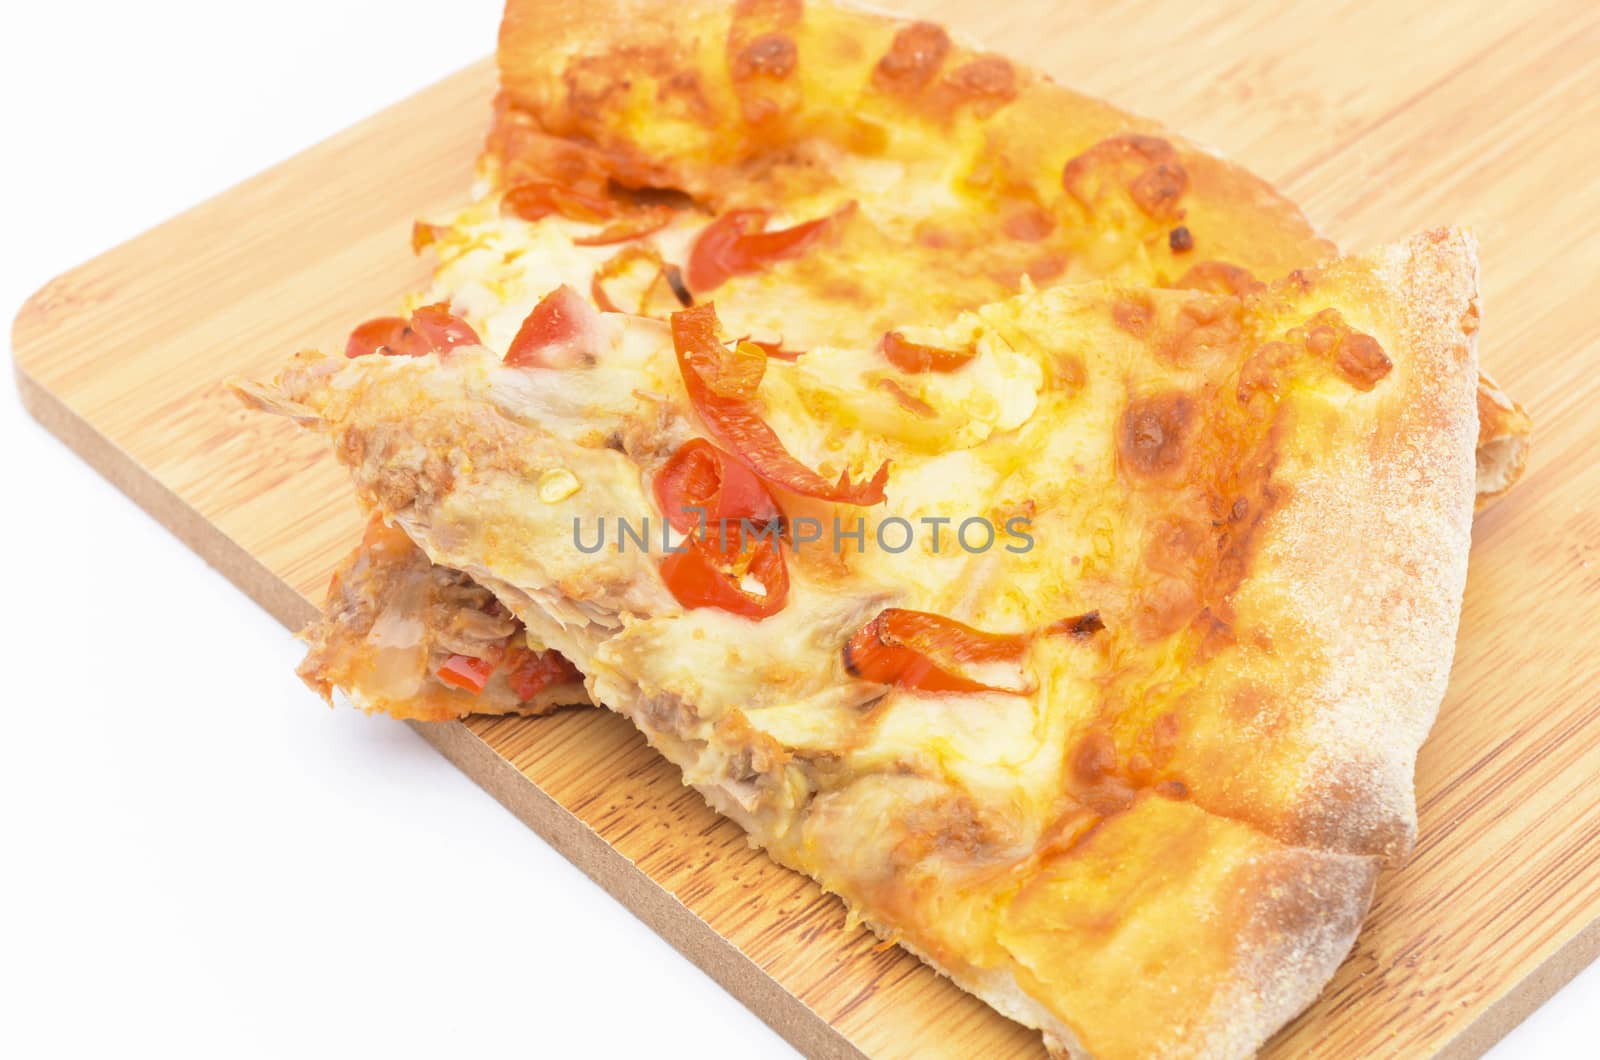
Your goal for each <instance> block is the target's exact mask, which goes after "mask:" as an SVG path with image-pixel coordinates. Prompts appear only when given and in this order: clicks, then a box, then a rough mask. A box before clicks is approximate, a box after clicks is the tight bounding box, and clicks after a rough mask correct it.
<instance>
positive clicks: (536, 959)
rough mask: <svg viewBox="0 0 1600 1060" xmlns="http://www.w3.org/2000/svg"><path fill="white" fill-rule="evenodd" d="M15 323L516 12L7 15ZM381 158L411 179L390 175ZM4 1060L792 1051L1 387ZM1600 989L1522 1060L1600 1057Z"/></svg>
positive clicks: (84, 6) (287, 6)
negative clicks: (137, 240) (314, 674)
mask: <svg viewBox="0 0 1600 1060" xmlns="http://www.w3.org/2000/svg"><path fill="white" fill-rule="evenodd" d="M5 6H6V13H5V14H4V15H3V16H0V40H3V41H5V42H6V48H5V59H4V61H3V62H0V108H3V121H4V127H3V128H0V145H3V147H0V158H3V162H0V308H3V309H4V311H5V314H6V315H7V316H8V317H9V316H10V315H11V314H12V313H14V312H15V310H16V308H17V307H18V306H20V305H21V303H22V301H23V299H24V298H26V296H27V295H28V294H29V293H31V292H32V291H33V290H34V289H35V288H37V287H38V286H39V285H41V284H42V283H44V282H45V281H46V280H48V279H49V278H50V277H51V276H53V275H55V274H56V273H58V272H60V271H62V270H64V269H66V268H68V267H70V266H72V265H75V264H77V263H79V262H80V261H82V260H84V259H87V258H89V257H92V256H94V255H95V254H97V253H99V252H100V251H102V250H105V249H108V248H110V247H111V246H113V245H115V244H116V243H119V242H121V241H122V240H124V239H126V238H128V237H130V236H132V235H134V234H136V233H138V232H139V231H141V230H142V229H145V228H147V227H149V226H151V225H153V224H155V223H157V222H160V221H161V220H164V219H165V218H167V217H168V216H170V215H172V214H175V213H177V212H179V211H181V210H182V209H184V208H185V207H187V206H190V205H193V204H194V203H196V202H198V201H200V200H201V199H203V198H206V197H208V196H210V195H212V194H215V193H216V192H219V191H221V190H223V189H225V188H227V187H229V186H230V185H232V184H234V183H236V182H238V181H239V180H242V179H244V178H245V177H248V176H250V175H252V174H253V173H255V172H257V171H259V170H261V169H263V168H266V167H267V166H269V165H271V164H273V163H275V162H277V161H280V160H282V159H283V158H285V157H287V156H289V155H291V154H293V153H294V152H296V151H298V150H299V149H301V148H303V147H306V146H308V145H310V144H312V143H314V142H315V141H317V140H320V139H322V138H323V137H325V136H328V135H330V134H332V133H334V132H337V131H338V130H340V129H342V128H344V127H345V126H347V125H349V124H351V123H352V122H354V121H356V120H358V119H360V118H362V117H364V116H366V115H367V114H369V113H371V112H373V111H376V110H379V109H382V108H383V107H385V106H387V105H388V104H390V103H393V102H395V101H397V100H399V99H400V98H402V97H404V96H406V95H407V94H409V93H411V92H413V91H415V90H417V89H419V88H422V87H424V86H425V85H427V84H429V83H430V82H432V81H435V80H437V79H438V78H439V77H441V76H443V75H445V74H447V73H449V72H451V71H453V70H455V69H457V68H459V67H461V66H464V65H465V64H467V63H468V62H470V61H472V60H474V59H477V58H479V57H481V56H482V55H485V54H487V53H488V51H489V50H490V49H491V48H492V46H493V41H494V33H495V26H496V21H497V18H498V14H499V3H498V0H472V2H470V3H460V2H451V3H445V2H442V0H436V2H434V3H422V2H415V0H407V2H398V0H384V2H380V0H323V2H321V3H312V2H308V0H275V2H273V3H270V4H229V3H215V2H191V3H181V2H177V0H143V2H140V3H128V2H125V0H124V2H100V3H71V4H68V3H48V4H47V3H36V4H31V5H28V6H27V8H26V9H25V10H24V9H23V5H22V4H20V3H11V4H7V5H5ZM375 165H381V160H375ZM0 460H3V461H4V463H3V467H4V470H5V483H4V486H5V488H4V490H3V492H0V497H3V498H4V499H3V500H0V556H4V557H5V559H6V561H7V567H8V569H7V571H6V574H5V576H4V580H3V585H4V590H3V597H0V600H3V604H4V607H3V609H0V615H3V618H0V623H3V633H4V637H3V643H4V644H5V645H7V648H6V650H5V652H4V655H3V657H4V658H5V659H7V660H8V665H7V667H6V673H5V676H4V684H3V687H4V689H5V692H4V694H3V699H0V706H3V709H4V711H5V718H6V721H5V725H4V728H3V729H0V734H3V735H0V740H3V751H0V762H3V766H0V851H3V853H4V859H5V860H4V868H3V870H0V1054H3V1055H8V1056H19V1057H34V1056H50V1055H62V1056H81V1055H95V1054H113V1053H114V1054H117V1055H122V1054H126V1053H128V1052H132V1051H142V1050H141V1048H140V1047H144V1048H150V1047H155V1048H159V1049H160V1050H161V1052H162V1053H163V1054H164V1055H171V1056H199V1055H206V1056H214V1055H228V1056H238V1055H252V1054H263V1055H283V1054H286V1053H289V1052H291V1051H293V1052H294V1053H295V1054H297V1055H311V1056H332V1055H343V1054H353V1055H380V1054H381V1055H389V1056H437V1055H441V1054H448V1055H466V1056H470V1055H481V1054H489V1053H495V1054H511V1053H515V1054H519V1055H530V1056H537V1057H566V1056H599V1057H610V1056H616V1057H623V1056H651V1057H655V1058H672V1057H689V1056H705V1055H710V1056H717V1055H723V1054H729V1053H734V1052H737V1053H739V1054H740V1055H741V1056H744V1057H750V1058H760V1057H768V1056H772V1057H777V1056H791V1055H793V1052H792V1050H790V1049H789V1047H788V1046H786V1045H785V1044H784V1043H783V1042H782V1041H781V1040H780V1039H778V1038H777V1037H776V1036H775V1035H774V1034H773V1033H772V1032H771V1031H770V1030H768V1029H767V1028H766V1027H765V1026H764V1025H763V1024H762V1023H760V1022H759V1021H758V1020H757V1019H756V1018H755V1017H754V1016H752V1015H750V1014H749V1013H748V1012H747V1011H746V1010H745V1009H744V1008H743V1007H742V1006H741V1005H740V1004H739V1003H738V1002H737V1001H735V1000H734V999H733V998H731V997H730V996H729V995H727V994H726V993H724V992H723V991H722V989H721V988H720V987H718V986H717V985H716V984H715V983H713V982H712V981H711V980H710V979H708V978H706V977H705V976H704V975H703V974H702V973H700V972H699V971H698V970H697V969H695V968H694V967H693V966H692V965H690V964H689V963H688V962H687V961H685V960H684V959H683V958H681V957H680V956H678V955H677V953H676V952H675V951H673V950H672V949H671V948H670V947H668V946H667V945H666V944H665V943H663V942H661V941H660V940H659V939H658V938H656V936H655V935H654V934H652V933H651V932H650V931H649V929H647V928H645V927H644V926H643V925H642V924H640V923H639V922H638V921H637V920H635V919H634V918H633V917H632V916H631V915H630V914H629V913H628V912H627V910H626V909H624V908H623V907H622V906H620V905H618V904H617V903H616V902H614V901H613V900H612V899H611V898H610V897H608V896H607V895H606V894H605V893H604V892H602V891H601V890H600V889H599V888H598V887H596V886H595V885H593V884H592V883H590V882H589V881H588V880H587V879H586V878H585V877H583V876H582V875H581V874H580V873H578V871H577V870H576V869H574V868H572V867H571V866H570V865H569V864H567V862H566V861H565V860H563V859H562V858H561V857H560V855H558V854H556V853H555V852H554V851H553V850H551V849H550V848H549V847H547V846H546V845H545V844H544V842H543V841H542V840H541V839H539V838H538V837H537V836H536V835H534V834H533V833H532V832H530V831H528V830H527V829H526V828H524V827H523V826H522V825H521V824H520V823H518V822H517V821H516V820H515V819H514V818H512V817H511V816H510V815H509V814H508V813H506V812H505V811H504V810H502V809H501V808H500V807H499V806H498V805H497V804H495V803H494V802H493V801H492V800H491V799H490V798H489V797H488V796H486V795H484V794H483V793H481V792H480V791H479V790H478V789H477V788H476V787H474V786H473V785H472V783H471V782H470V781H468V780H467V779H465V778H464V777H463V776H462V775H461V774H459V773H457V772H456V771H455V769H454V768H453V767H451V766H450V765H449V764H447V763H446V762H445V761H444V760H443V759H442V758H440V757H438V756H437V755H436V754H434V752H433V751H432V750H431V749H429V748H428V747H427V746H426V745H425V744H424V743H423V742H422V741H421V740H420V739H419V738H418V737H416V736H415V735H413V734H412V733H411V732H410V731H409V730H407V729H406V728H405V727H404V726H402V725H400V724H399V723H396V722H389V721H387V720H375V719H368V718H364V717H362V716H360V715H358V714H355V713H353V712H349V711H340V712H332V711H329V710H327V709H325V708H323V707H322V706H321V705H320V704H319V703H318V702H317V701H316V700H315V699H313V698H312V697H311V696H310V695H309V693H307V692H306V691H305V690H304V688H303V687H302V686H301V685H300V684H299V682H298V681H297V680H296V679H295V678H294V677H293V675H292V673H291V670H292V668H293V665H294V663H295V662H296V661H297V659H298V657H299V650H298V646H297V645H296V644H295V642H294V641H293V640H292V639H291V638H290V637H289V635H288V634H287V633H285V632H284V631H283V629H281V628H280V627H279V626H278V625H277V624H276V623H275V622H274V621H273V620H272V619H271V618H269V617H268V616H267V615H266V614H265V613H264V612H262V611H261V610H259V609H258V608H257V607H256V606H255V605H254V604H252V603H251V602H250V601H249V600H248V599H247V598H246V597H245V596H244V595H243V594H242V593H240V592H239V591H237V590H236V589H234V588H233V586H231V585H229V584H228V583H227V582H226V581H224V580H223V579H222V578H221V577H220V576H219V575H218V574H216V573H215V572H214V571H212V570H210V569H209V568H208V567H206V566H205V565H204V564H203V563H202V562H201V561H200V560H198V559H196V558H195V557H194V556H193V555H192V554H191V553H189V551H188V550H187V549H185V548H184V547H183V546H182V545H181V544H179V542H178V541H177V540H175V539H174V538H173V537H172V536H171V535H169V534H168V533H167V532H166V531H165V530H163V529H162V528H161V527H160V526H159V525H157V524H156V523H154V522H153V521H152V520H151V519H150V518H149V517H148V516H146V515H145V514H144V513H143V512H141V511H140V510H139V509H138V508H136V507H135V506H134V505H133V504H132V503H131V502H129V501H128V500H126V499H125V498H124V497H123V496H122V495H121V494H119V493H118V492H117V491H116V490H115V489H114V488H113V487H111V486H110V485H108V484H107V483H105V482H104V481H103V480H102V479H100V478H99V476H98V475H96V474H95V473H94V472H93V471H92V470H90V469H89V468H88V467H87V466H86V465H84V464H83V463H82V462H80V461H79V460H78V459H77V458H76V457H75V456H73V455H72V454H71V453H70V452H68V451H67V450H66V449H65V448H64V447H63V446H62V445H61V444H60V443H58V442H56V441H55V440H54V439H53V438H52V437H50V436H49V435H47V434H46V433H45V432H44V431H43V430H42V429H41V428H39V427H38V426H37V425H36V424H34V423H33V422H32V421H31V420H30V419H28V418H27V417H26V415H25V414H24V413H23V411H22V409H21V407H20V406H19V404H18V403H17V399H16V395H15V393H14V391H13V390H12V389H11V388H10V387H0ZM1597 1010H1600V972H1597V971H1596V970H1594V969H1591V970H1590V971H1588V972H1586V973H1584V974H1583V975H1582V976H1580V978H1579V979H1578V980H1577V981H1576V982H1575V983H1574V984H1573V985H1571V986H1569V987H1568V988H1567V989H1566V990H1564V991H1563V992H1562V993H1561V994H1560V995H1559V996H1558V997H1557V998H1556V999H1555V1000H1553V1001H1551V1002H1550V1003H1548V1004H1547V1005H1545V1006H1544V1008H1542V1009H1541V1010H1540V1011H1539V1012H1538V1013H1536V1014H1535V1015H1534V1016H1533V1017H1532V1018H1531V1019H1530V1020H1529V1021H1528V1022H1527V1023H1526V1024H1525V1025H1524V1026H1523V1027H1521V1028H1519V1029H1518V1030H1517V1031H1515V1032H1513V1034H1512V1035H1511V1037H1510V1038H1508V1039H1507V1040H1506V1041H1505V1042H1504V1043H1503V1044H1502V1045H1501V1046H1500V1047H1499V1048H1498V1049H1497V1050H1496V1052H1495V1054H1494V1055H1495V1057H1496V1058H1497V1060H1511V1058H1519V1057H1529V1058H1532V1057H1547V1056H1553V1055H1593V1039H1594V1037H1595V1035H1596V1032H1600V1012H1597Z"/></svg>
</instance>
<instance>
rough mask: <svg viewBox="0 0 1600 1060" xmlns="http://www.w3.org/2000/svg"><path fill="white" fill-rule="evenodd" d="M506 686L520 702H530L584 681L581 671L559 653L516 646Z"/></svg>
mask: <svg viewBox="0 0 1600 1060" xmlns="http://www.w3.org/2000/svg"><path fill="white" fill-rule="evenodd" d="M506 665H507V666H508V667H509V670H508V671H507V673H506V682H507V683H508V684H509V685H510V686H511V690H512V691H513V692H515V693H516V694H517V698H518V699H520V700H522V701H523V702H527V701H528V700H530V699H532V698H533V697H534V696H536V695H538V694H539V693H540V692H543V691H544V690H545V689H547V688H552V687H555V686H558V685H569V684H574V683H576V682H579V681H582V680H583V675H582V674H580V673H579V672H578V668H577V667H576V666H573V665H572V663H570V662H568V661H567V657H566V656H565V655H562V654H561V653H560V652H558V651H554V650H547V651H541V652H535V651H530V650H529V649H527V648H525V647H523V646H521V645H513V646H512V648H511V650H510V652H509V653H508V656H507V659H506Z"/></svg>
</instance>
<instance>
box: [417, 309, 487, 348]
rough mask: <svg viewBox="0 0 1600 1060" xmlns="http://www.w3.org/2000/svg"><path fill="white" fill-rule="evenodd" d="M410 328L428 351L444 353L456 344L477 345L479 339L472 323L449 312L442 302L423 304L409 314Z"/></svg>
mask: <svg viewBox="0 0 1600 1060" xmlns="http://www.w3.org/2000/svg"><path fill="white" fill-rule="evenodd" d="M411 330H412V331H414V332H416V333H417V334H419V335H421V336H422V339H423V341H424V342H426V343H427V344H428V350H429V352H430V353H444V352H446V351H447V350H453V349H455V348H456V347H457V346H477V345H479V344H480V342H481V340H480V339H479V338H478V333H477V332H476V331H473V330H472V325H471V324H468V323H467V322H466V321H465V320H462V319H461V318H460V317H458V316H456V315H455V314H454V313H452V312H450V306H449V305H448V304H446V303H444V302H435V303H434V304H433V305H425V306H423V307H421V308H420V309H418V310H417V311H416V312H414V313H412V314H411Z"/></svg>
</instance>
